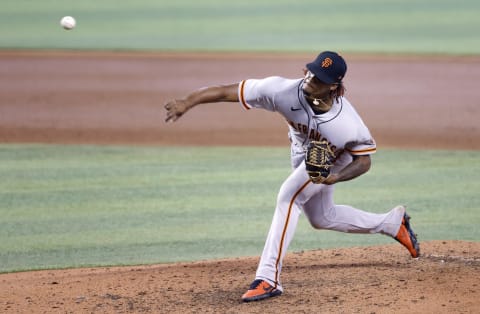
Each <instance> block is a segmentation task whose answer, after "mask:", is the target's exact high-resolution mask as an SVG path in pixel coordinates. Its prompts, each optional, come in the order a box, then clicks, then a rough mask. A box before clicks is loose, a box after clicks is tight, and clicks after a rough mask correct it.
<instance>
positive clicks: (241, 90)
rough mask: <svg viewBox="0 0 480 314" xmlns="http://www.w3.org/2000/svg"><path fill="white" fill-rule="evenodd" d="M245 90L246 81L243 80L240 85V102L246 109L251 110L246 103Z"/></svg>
mask: <svg viewBox="0 0 480 314" xmlns="http://www.w3.org/2000/svg"><path fill="white" fill-rule="evenodd" d="M244 88H245V80H243V81H242V82H241V83H240V102H241V103H242V105H243V107H244V108H245V109H247V110H250V106H249V105H248V104H247V102H246V101H245V97H244V96H243V91H244Z"/></svg>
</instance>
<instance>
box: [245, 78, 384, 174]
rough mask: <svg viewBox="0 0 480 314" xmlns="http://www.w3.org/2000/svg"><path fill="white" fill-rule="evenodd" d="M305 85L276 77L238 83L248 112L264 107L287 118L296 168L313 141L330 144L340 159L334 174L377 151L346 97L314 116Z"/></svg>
mask: <svg viewBox="0 0 480 314" xmlns="http://www.w3.org/2000/svg"><path fill="white" fill-rule="evenodd" d="M302 82H303V79H286V78H282V77H278V76H274V77H268V78H265V79H260V80H258V79H248V80H244V81H242V82H240V84H239V99H240V102H241V103H242V104H243V106H244V107H245V108H246V109H251V108H263V109H266V110H269V111H273V112H278V113H279V114H281V115H282V116H283V117H284V118H285V119H286V121H287V124H288V127H289V138H290V141H291V144H292V146H291V147H292V166H293V167H294V168H296V167H297V166H298V165H299V164H300V162H302V161H303V160H304V157H305V156H304V155H305V149H306V147H307V146H308V143H309V142H310V141H312V140H320V139H326V140H327V141H329V142H330V144H331V145H332V147H333V148H334V150H335V154H336V156H338V159H337V161H336V163H335V168H334V169H333V171H335V170H337V169H341V168H343V167H344V166H345V165H347V164H348V163H350V162H351V160H352V155H367V154H372V153H374V152H375V151H376V144H375V141H374V139H373V138H372V136H371V134H370V131H369V130H368V128H367V127H366V126H365V124H364V122H363V121H362V119H361V118H360V116H359V115H358V113H357V112H356V110H355V109H354V108H353V106H352V105H351V104H350V102H349V101H348V100H347V99H346V98H345V97H340V98H339V100H338V101H334V103H333V106H332V108H331V109H330V110H329V111H328V112H326V113H324V114H315V113H314V112H313V110H312V108H311V107H310V105H309V104H308V103H307V101H306V100H305V97H304V96H303V92H302ZM345 152H348V153H345Z"/></svg>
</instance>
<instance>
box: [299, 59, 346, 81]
mask: <svg viewBox="0 0 480 314" xmlns="http://www.w3.org/2000/svg"><path fill="white" fill-rule="evenodd" d="M307 69H308V70H309V71H310V72H312V73H313V75H315V77H317V78H318V79H319V80H320V81H322V82H323V83H326V84H334V83H341V82H342V79H343V77H344V76H345V73H347V63H345V60H344V59H343V58H342V57H341V56H340V55H339V54H338V53H336V52H333V51H324V52H322V53H320V54H319V55H318V57H317V58H316V59H315V60H314V61H313V62H310V63H308V64H307Z"/></svg>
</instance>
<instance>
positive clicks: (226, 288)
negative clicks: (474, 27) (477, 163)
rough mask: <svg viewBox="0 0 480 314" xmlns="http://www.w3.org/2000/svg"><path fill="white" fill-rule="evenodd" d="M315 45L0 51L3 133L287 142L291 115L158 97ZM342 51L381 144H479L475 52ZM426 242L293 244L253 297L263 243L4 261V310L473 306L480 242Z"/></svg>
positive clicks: (5, 139) (0, 294) (478, 294)
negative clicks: (243, 253)
mask: <svg viewBox="0 0 480 314" xmlns="http://www.w3.org/2000/svg"><path fill="white" fill-rule="evenodd" d="M313 57H314V56H312V55H302V54H296V55H283V54H273V55H267V54H248V55H240V54H233V53H232V54H222V55H220V54H173V53H172V54H167V53H165V54H157V53H136V54H134V53H114V54H112V53H85V52H84V53H80V52H22V51H3V52H0V95H1V99H0V143H28V142H35V143H36V142H40V143H67V144H68V143H88V144H136V145H187V144H188V145H226V144H228V145H288V142H287V137H286V127H285V122H284V121H282V120H281V119H280V118H279V117H276V116H275V115H272V114H271V113H267V112H263V111H256V110H250V111H248V112H247V111H244V110H243V109H242V108H241V106H239V105H235V104H210V105H205V106H204V108H203V109H201V110H200V109H198V108H195V109H193V110H192V112H191V113H189V114H188V115H186V116H185V117H184V118H182V119H181V120H179V121H178V123H176V124H165V123H164V122H163V120H164V111H163V108H162V105H163V103H164V102H165V101H166V100H167V99H169V98H173V97H180V96H182V95H184V94H185V93H186V92H188V91H190V90H192V89H196V88H199V87H202V86H206V85H211V84H221V83H230V82H234V81H239V80H241V79H244V78H248V77H264V76H268V75H281V76H286V77H298V75H300V74H301V70H302V67H303V66H304V64H305V62H307V61H309V60H310V59H311V58H313ZM346 59H347V62H348V63H349V70H348V73H347V78H346V86H347V97H348V98H350V100H351V101H352V103H353V104H354V105H355V106H356V108H357V109H358V111H359V112H360V114H361V115H362V116H363V118H364V120H365V121H366V123H367V125H368V126H369V127H370V130H371V131H372V133H373V135H374V137H375V138H376V140H377V142H378V146H379V150H380V151H381V149H382V147H404V148H441V149H475V150H478V149H480V126H479V124H478V122H477V121H478V118H479V114H478V112H479V111H478V108H477V107H478V105H479V99H480V97H479V96H480V90H479V89H478V87H477V85H478V82H480V58H479V57H469V58H466V57H464V58H454V57H399V56H387V57H385V56H382V57H379V56H360V55H354V56H353V55H352V56H348V55H347V56H346ZM279 184H280V182H279ZM414 218H415V217H413V223H414ZM312 232H315V231H313V230H312ZM419 237H420V240H421V239H422V235H419ZM422 250H423V255H422V257H420V258H419V259H411V258H409V255H408V252H406V250H404V249H403V248H402V247H401V246H400V245H399V244H397V243H395V242H394V241H392V244H391V245H387V246H379V247H369V248H351V249H334V250H317V251H308V252H298V253H289V254H288V255H287V257H286V259H285V263H284V271H283V273H282V275H283V284H284V286H285V293H284V294H283V295H282V296H281V297H278V298H274V299H271V300H266V301H262V302H257V303H252V304H243V303H242V302H241V301H240V296H241V294H242V293H243V292H244V291H245V289H246V288H247V287H248V285H249V283H250V282H251V281H252V279H253V276H254V273H255V268H256V265H257V262H258V258H257V257H251V258H242V259H240V258H237V259H229V260H218V261H201V262H196V263H188V264H168V265H153V266H139V267H121V268H95V269H87V268H85V269H73V270H49V271H37V272H23V273H13V274H3V275H0V312H2V313H257V312H264V313H286V312H290V313H478V309H479V308H480V281H479V278H480V277H479V274H480V243H477V242H475V243H470V242H463V241H434V242H426V243H422ZM260 253H261V252H259V254H260Z"/></svg>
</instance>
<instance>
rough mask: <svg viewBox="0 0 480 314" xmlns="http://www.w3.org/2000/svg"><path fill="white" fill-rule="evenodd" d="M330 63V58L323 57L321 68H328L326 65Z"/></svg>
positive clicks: (331, 62)
mask: <svg viewBox="0 0 480 314" xmlns="http://www.w3.org/2000/svg"><path fill="white" fill-rule="evenodd" d="M332 64H333V61H332V59H330V58H325V59H323V61H322V68H328V67H329V66H331V65H332Z"/></svg>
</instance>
